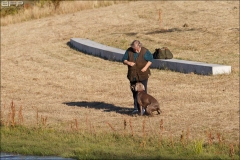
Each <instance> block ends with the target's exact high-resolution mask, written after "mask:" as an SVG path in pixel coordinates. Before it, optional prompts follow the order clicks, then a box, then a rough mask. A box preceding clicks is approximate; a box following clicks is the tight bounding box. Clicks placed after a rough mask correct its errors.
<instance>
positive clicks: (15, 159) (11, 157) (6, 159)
mask: <svg viewBox="0 0 240 160" xmlns="http://www.w3.org/2000/svg"><path fill="white" fill-rule="evenodd" d="M0 159H1V160H74V159H71V158H62V157H55V156H25V155H20V154H12V153H3V152H1V155H0Z"/></svg>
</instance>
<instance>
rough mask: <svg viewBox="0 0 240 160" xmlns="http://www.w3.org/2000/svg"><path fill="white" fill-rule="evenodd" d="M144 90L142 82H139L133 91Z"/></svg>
mask: <svg viewBox="0 0 240 160" xmlns="http://www.w3.org/2000/svg"><path fill="white" fill-rule="evenodd" d="M144 90H145V87H144V85H143V84H142V83H140V82H138V83H136V86H135V91H144Z"/></svg>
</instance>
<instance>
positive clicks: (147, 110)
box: [146, 107, 153, 116]
mask: <svg viewBox="0 0 240 160" xmlns="http://www.w3.org/2000/svg"><path fill="white" fill-rule="evenodd" d="M146 112H147V114H148V115H150V116H153V114H152V111H151V109H150V107H147V108H146Z"/></svg>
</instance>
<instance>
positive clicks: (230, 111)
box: [1, 1, 239, 142]
mask: <svg viewBox="0 0 240 160" xmlns="http://www.w3.org/2000/svg"><path fill="white" fill-rule="evenodd" d="M159 10H160V11H161V16H160V19H161V23H160V21H159ZM185 23H186V24H188V27H183V25H184V24H185ZM73 37H75V38H88V39H90V40H93V41H96V42H99V43H102V44H105V45H109V46H113V47H117V48H121V49H126V48H127V47H128V46H129V44H130V43H131V41H132V40H134V39H139V40H140V41H142V43H143V45H144V46H146V47H147V48H148V49H149V50H150V51H152V52H153V51H154V49H155V48H159V47H163V46H167V47H169V48H170V50H171V51H172V52H173V54H174V57H175V58H179V59H186V60H193V61H202V62H207V63H216V64H225V65H231V66H232V73H231V74H229V75H216V76H202V75H196V74H182V73H178V72H172V71H168V70H157V69H152V70H151V71H152V76H151V77H150V79H149V83H148V92H149V94H151V95H153V96H154V97H156V99H158V101H159V102H160V104H161V110H162V111H163V112H162V114H161V115H160V116H158V115H156V116H154V117H148V116H143V117H139V116H132V115H131V114H130V113H131V111H132V108H133V100H132V95H131V92H130V89H129V82H128V80H127V78H126V72H127V67H126V66H125V65H123V64H122V63H119V62H111V61H107V60H104V59H101V58H98V57H93V56H90V55H86V54H84V53H81V52H79V51H76V50H74V49H72V48H70V47H69V46H68V45H67V43H68V42H69V40H70V38H73ZM12 100H13V102H14V104H15V106H16V108H17V110H18V109H19V108H20V106H22V108H23V117H24V124H26V125H35V124H36V121H37V120H36V119H37V118H36V114H37V113H38V117H39V119H40V117H42V118H47V125H49V126H57V127H60V128H63V129H69V128H70V124H71V123H73V121H74V119H77V121H78V124H79V128H80V129H89V128H94V129H95V130H96V131H97V130H99V131H110V132H112V131H113V129H112V128H111V127H110V126H109V124H110V125H111V126H112V127H113V128H114V129H115V130H116V131H117V132H122V131H123V128H124V120H126V122H127V123H126V124H127V126H126V127H127V131H128V132H129V133H131V129H130V122H131V125H132V128H133V132H134V134H141V133H142V125H143V122H144V123H145V122H146V128H145V130H146V132H147V134H148V135H150V134H158V131H159V129H160V121H161V120H162V121H163V127H164V135H165V136H166V137H169V136H171V135H173V136H174V137H177V138H178V137H179V138H180V134H182V131H183V132H187V130H189V133H190V135H189V136H190V138H203V139H204V140H206V139H207V134H209V132H211V133H212V135H213V137H214V139H213V140H216V139H217V134H218V133H219V134H220V135H221V136H222V138H223V139H224V140H225V141H230V142H239V2H238V1H155V2H153V1H138V2H129V3H123V4H117V5H112V6H108V7H104V8H98V9H89V10H83V11H80V12H75V13H70V14H62V15H54V16H51V17H46V18H41V19H36V20H31V21H26V22H21V23H16V24H10V25H6V26H1V114H2V118H3V119H4V120H5V121H6V120H7V117H8V113H9V107H10V103H11V101H12ZM39 121H40V120H39Z"/></svg>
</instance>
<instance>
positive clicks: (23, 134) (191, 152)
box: [1, 126, 239, 159]
mask: <svg viewBox="0 0 240 160" xmlns="http://www.w3.org/2000/svg"><path fill="white" fill-rule="evenodd" d="M1 152H10V153H18V154H23V155H36V156H61V157H69V158H74V159H116V158H117V159H179V158H180V159H183V158H184V159H238V158H239V146H237V145H234V146H233V148H232V149H231V147H229V145H227V144H225V143H221V144H212V145H207V144H204V142H203V140H195V141H193V142H189V143H188V144H182V143H181V142H180V141H177V140H174V143H173V141H172V140H171V141H170V140H168V139H165V140H164V139H162V140H161V141H159V140H158V137H154V136H152V137H146V138H143V137H137V136H131V135H128V134H118V133H105V132H104V133H103V132H102V133H100V132H99V133H88V132H81V131H77V132H76V131H60V130H57V129H53V128H51V129H50V128H41V127H37V128H27V127H24V126H17V127H6V126H1Z"/></svg>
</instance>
